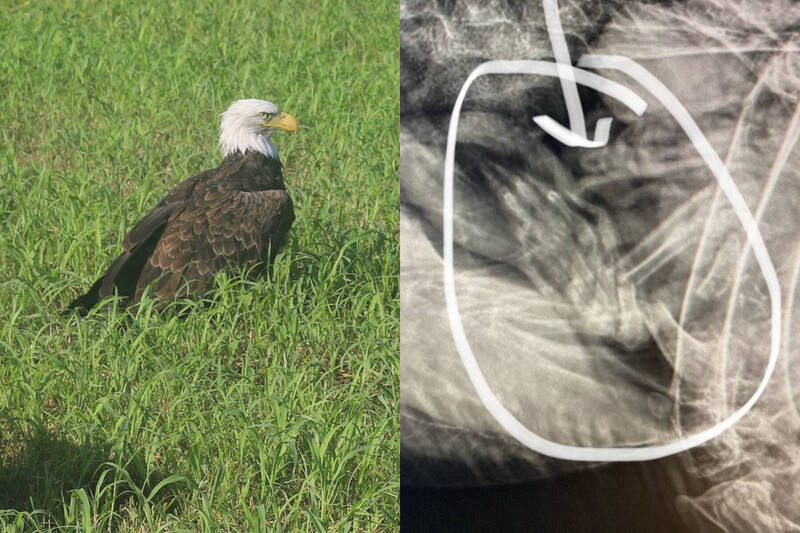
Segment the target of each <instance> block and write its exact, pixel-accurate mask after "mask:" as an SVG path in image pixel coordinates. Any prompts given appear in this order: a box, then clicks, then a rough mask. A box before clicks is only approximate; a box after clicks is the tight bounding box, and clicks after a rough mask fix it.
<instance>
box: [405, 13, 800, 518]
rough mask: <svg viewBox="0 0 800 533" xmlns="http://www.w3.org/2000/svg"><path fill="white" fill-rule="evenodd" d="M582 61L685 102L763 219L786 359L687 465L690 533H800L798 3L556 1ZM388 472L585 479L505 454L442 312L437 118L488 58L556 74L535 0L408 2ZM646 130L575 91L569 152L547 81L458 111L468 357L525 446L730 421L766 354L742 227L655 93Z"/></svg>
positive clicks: (592, 442)
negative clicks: (606, 63)
mask: <svg viewBox="0 0 800 533" xmlns="http://www.w3.org/2000/svg"><path fill="white" fill-rule="evenodd" d="M560 17H561V23H562V25H563V30H564V33H565V34H566V41H567V44H568V46H569V50H570V54H571V56H572V59H573V62H575V61H577V59H578V58H579V57H580V56H581V55H583V54H585V53H593V54H609V55H620V56H626V57H629V58H631V59H633V60H634V61H636V62H637V63H639V64H641V65H642V66H644V67H645V68H646V69H647V70H648V71H650V72H651V73H652V74H653V75H654V76H656V77H657V78H658V79H659V80H660V81H661V82H662V83H663V84H664V85H665V86H666V87H668V88H669V90H670V91H672V93H673V94H674V95H675V96H676V97H677V98H678V99H679V100H680V101H681V102H682V104H683V106H684V107H685V108H686V109H687V110H688V112H689V113H690V114H691V116H692V117H693V118H694V120H695V121H696V122H697V125H698V126H699V127H700V129H701V130H702V132H703V133H704V134H705V136H706V137H707V138H708V140H709V142H710V143H711V145H712V146H713V148H714V150H715V151H716V153H717V154H718V155H719V157H720V158H721V159H722V161H723V162H724V164H725V166H726V167H727V169H728V171H729V172H730V174H731V176H732V177H733V180H734V181H735V183H736V186H737V187H738V189H739V191H741V194H742V196H743V197H744V199H745V201H746V203H747V206H748V207H749V210H750V211H751V213H752V215H753V217H754V218H755V220H756V221H757V223H758V228H759V230H760V232H761V234H762V235H763V238H764V241H765V243H766V247H767V250H768V252H769V255H770V257H771V259H772V262H773V264H774V266H775V270H776V272H777V275H778V280H779V282H780V288H781V295H782V332H781V334H782V336H781V339H780V340H781V350H780V353H779V360H778V364H777V366H776V368H775V372H774V374H773V376H772V378H771V380H770V382H769V386H768V387H767V389H766V391H765V392H764V394H763V395H762V396H761V398H760V399H759V401H758V402H757V403H756V405H755V407H754V408H753V409H752V410H751V411H750V412H749V413H748V414H747V415H746V416H745V417H744V418H743V419H742V420H741V421H740V422H738V423H737V424H736V425H734V426H733V428H731V429H730V430H728V431H726V432H725V433H723V434H722V435H721V436H719V437H717V438H715V439H713V440H711V441H710V442H708V443H706V444H705V445H704V446H703V447H702V448H696V449H693V450H691V451H689V452H685V453H683V454H681V455H679V456H678V457H677V460H676V462H675V463H674V464H677V465H679V468H677V470H678V471H679V472H678V474H676V475H677V476H678V477H680V476H684V477H686V478H691V479H693V480H699V484H696V485H692V486H694V487H702V489H701V490H699V491H698V490H695V492H694V493H691V494H689V493H688V492H689V491H688V490H682V487H683V488H684V489H685V486H683V485H681V483H680V482H678V481H676V482H675V483H676V485H678V486H677V487H676V488H674V490H673V492H674V493H675V494H676V496H675V498H674V501H670V502H665V505H670V506H673V507H675V508H676V509H677V510H678V512H679V513H680V515H681V516H682V517H683V520H684V522H685V524H686V525H687V526H688V527H694V528H697V529H698V530H700V529H702V528H703V527H706V526H708V525H709V524H715V525H716V526H715V527H718V528H721V529H723V530H726V531H753V530H761V531H789V530H793V531H794V530H797V531H800V506H798V505H797V497H798V494H800V413H799V411H798V401H800V398H798V390H797V384H798V378H800V361H798V355H800V347H798V345H797V340H798V338H797V337H798V327H797V326H796V325H795V322H796V320H795V316H796V315H795V314H796V313H797V311H798V310H797V306H798V303H799V302H800V297H799V296H798V295H797V284H798V277H799V276H800V246H798V245H799V244H800V147H798V139H799V138H800V55H798V53H799V52H800V4H799V3H797V2H792V1H789V0H766V1H763V2H761V1H754V0H747V1H745V0H694V1H686V2H649V1H633V2H608V1H603V2H601V1H597V0H595V1H585V0H572V1H562V2H560ZM401 59H402V75H401V117H402V118H401V161H402V165H401V201H402V204H401V209H402V222H401V239H402V243H403V246H402V253H401V287H402V289H401V309H402V328H401V331H402V333H401V354H402V357H401V378H402V402H401V423H402V446H403V448H402V450H403V452H402V453H403V456H402V475H403V482H404V483H408V484H418V485H419V484H423V485H424V484H428V485H438V486H443V485H471V486H474V485H487V484H497V483H514V482H521V481H531V480H535V479H539V478H543V477H549V476H556V475H559V474H561V473H564V472H566V471H568V470H569V471H574V470H576V469H586V468H590V467H592V465H590V464H586V463H576V462H565V461H560V460H556V459H550V458H547V457H545V456H543V455H539V454H537V453H536V452H533V451H531V450H529V449H527V448H525V447H524V446H522V445H521V444H519V443H518V442H517V441H516V440H515V439H514V438H513V437H512V436H511V435H510V434H508V433H506V432H505V431H504V430H503V429H502V428H501V427H500V426H499V424H497V422H496V421H495V420H494V419H493V418H492V417H491V416H490V415H489V413H488V411H487V410H486V409H485V408H484V406H483V405H482V404H481V402H480V400H479V399H478V397H477V395H476V392H475V389H474V388H473V386H472V384H471V383H470V381H469V379H468V377H467V373H466V372H465V370H464V367H463V366H462V364H461V360H460V358H459V355H458V353H457V351H456V348H455V345H454V342H453V336H452V334H451V329H450V324H449V322H448V316H447V310H446V308H445V298H444V288H443V287H444V285H443V274H442V273H443V260H442V215H443V213H442V209H443V204H442V201H443V193H442V183H443V165H444V154H445V144H446V138H447V131H448V124H449V121H450V113H451V111H452V109H453V105H454V103H455V100H456V96H457V94H458V91H459V90H460V89H461V86H462V85H463V83H464V81H465V80H466V78H467V76H468V75H469V74H470V72H471V71H472V70H473V69H474V68H475V67H476V66H478V65H479V64H481V63H482V62H484V61H487V60H492V59H542V60H551V61H552V59H553V52H552V49H551V46H550V42H549V40H548V34H547V30H546V28H545V20H544V13H543V9H542V5H541V3H539V2H512V1H499V0H492V1H489V2H483V1H479V0H472V1H457V0H456V1H438V2H431V1H427V0H426V1H422V0H420V1H416V0H405V1H404V2H403V3H402V7H401ZM597 74H599V75H602V76H605V77H607V78H610V79H612V80H614V81H616V82H618V83H620V84H622V85H625V86H627V87H629V88H631V89H633V90H634V91H635V92H636V93H637V94H639V95H640V96H641V97H642V98H644V99H645V101H646V102H647V103H648V107H647V110H646V112H645V113H644V114H643V115H642V116H636V115H635V114H634V113H632V112H631V111H630V110H629V109H628V108H626V107H625V106H623V105H622V104H620V103H619V102H618V101H615V100H613V99H611V98H608V97H605V96H603V95H602V94H600V93H598V92H597V91H594V90H592V89H587V88H585V87H579V93H580V97H581V101H582V103H583V110H584V112H585V116H586V124H587V129H588V130H589V131H592V130H593V129H594V124H595V122H596V120H597V119H598V118H600V117H612V118H613V125H612V128H611V137H610V140H609V142H608V144H607V145H606V146H604V147H601V148H582V147H574V148H573V147H567V146H564V145H563V144H561V143H560V142H558V141H557V140H555V139H554V138H553V137H551V136H549V135H548V134H547V133H545V132H544V131H543V130H542V129H541V128H539V127H538V126H537V125H536V124H534V123H533V121H532V117H533V116H536V115H544V114H547V115H550V116H551V117H553V118H555V119H556V120H558V121H559V122H560V123H562V124H568V120H567V112H566V107H565V103H564V97H563V95H562V92H561V86H560V84H559V80H558V79H557V78H554V77H544V76H533V75H502V76H500V75H495V76H484V77H482V78H480V79H479V80H478V81H476V82H475V83H474V84H473V85H472V88H471V89H470V90H469V93H468V95H467V97H466V100H465V102H464V106H463V111H462V113H461V118H460V125H459V128H458V143H457V145H456V152H455V173H454V180H455V181H454V211H453V215H454V226H453V227H454V237H453V240H454V247H455V261H454V265H455V278H456V283H455V285H456V294H457V298H458V303H459V307H460V312H461V320H462V322H463V325H464V330H465V332H466V336H467V338H468V340H469V343H470V345H471V347H472V351H473V352H474V353H475V357H476V360H477V362H478V364H479V365H480V368H481V370H482V371H483V373H484V374H485V376H486V379H487V381H488V383H489V385H490V386H491V388H492V390H493V391H494V393H495V395H496V396H497V397H498V399H499V400H500V401H501V402H502V403H503V405H504V406H505V408H506V409H508V410H509V411H510V412H511V413H512V414H513V415H514V416H515V417H516V418H517V419H518V420H519V421H520V422H521V423H522V424H524V425H525V426H526V427H527V428H528V429H529V430H530V431H533V432H535V433H536V434H538V435H541V436H542V437H544V438H547V439H550V440H552V441H555V442H559V443H562V444H569V445H574V446H591V447H609V446H616V447H619V446H647V445H654V444H660V443H664V442H670V441H675V440H678V439H681V438H684V437H686V436H687V435H692V434H695V433H697V432H699V431H702V430H704V429H706V428H708V427H710V426H713V425H714V424H716V423H717V422H719V421H720V420H722V419H724V418H726V417H727V416H728V415H730V414H731V413H732V412H734V411H736V410H737V409H738V408H739V407H741V406H742V405H743V404H744V403H745V402H746V401H747V400H748V399H749V398H750V397H751V396H752V395H753V393H754V391H755V390H756V388H757V386H758V384H759V382H760V381H761V379H762V377H763V375H764V371H765V367H766V365H767V362H768V359H769V352H770V335H771V324H770V320H771V313H770V298H769V294H768V291H767V286H766V283H765V280H764V276H763V275H762V272H761V270H760V269H759V266H758V264H757V263H756V261H755V260H754V257H753V253H752V249H751V248H750V246H749V244H748V240H747V238H746V235H745V232H744V230H743V228H742V225H741V223H740V221H739V220H738V219H737V217H736V215H735V214H734V211H733V209H732V208H731V205H730V203H729V201H728V199H727V198H726V196H725V195H724V194H723V193H722V191H721V190H720V187H719V184H718V182H717V180H716V179H715V178H714V175H713V174H712V173H711V172H710V171H709V168H708V166H707V165H706V163H705V162H704V161H703V160H702V158H701V157H700V155H698V152H697V150H696V148H695V147H694V146H693V145H692V142H691V141H690V139H689V137H687V135H686V134H685V133H684V132H683V130H682V129H681V128H680V126H679V125H678V124H677V122H676V121H675V119H674V118H673V117H672V116H671V115H670V113H669V112H668V110H667V109H665V108H664V107H663V106H662V105H661V104H660V103H659V102H658V101H657V100H656V99H655V98H654V97H653V96H652V95H650V94H648V92H647V91H646V90H643V89H642V87H641V86H638V85H636V84H635V82H633V81H632V80H631V79H630V78H627V77H626V76H624V75H623V74H621V73H619V72H615V71H599V70H598V71H597Z"/></svg>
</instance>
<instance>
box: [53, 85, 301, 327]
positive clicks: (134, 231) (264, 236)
mask: <svg viewBox="0 0 800 533" xmlns="http://www.w3.org/2000/svg"><path fill="white" fill-rule="evenodd" d="M277 130H285V131H291V132H293V133H295V132H297V120H295V118H294V117H293V116H291V115H289V114H287V113H283V112H281V110H280V109H279V108H278V106H276V105H275V104H273V103H272V102H267V101H264V100H255V99H247V100H237V101H235V102H233V103H232V104H231V105H230V107H228V109H227V110H226V111H225V112H224V113H222V122H221V124H220V128H219V146H220V149H221V151H222V157H223V161H222V164H221V165H220V166H219V167H217V168H215V169H212V170H206V171H205V172H201V173H200V174H197V175H196V176H192V177H191V178H189V179H187V180H185V181H184V182H182V183H181V184H179V185H178V186H177V187H175V188H174V189H172V190H171V191H170V192H169V193H168V194H167V195H166V196H165V197H164V199H163V200H161V201H160V202H159V203H158V204H157V205H156V206H155V207H153V209H152V210H151V211H150V212H149V213H147V215H145V216H144V218H142V219H141V220H140V221H139V222H138V223H137V224H136V225H134V226H133V228H131V230H130V231H129V232H128V234H127V235H126V236H125V239H124V241H123V243H122V247H123V249H124V251H123V253H122V255H120V256H119V257H118V258H117V260H116V261H114V262H113V263H112V264H111V266H110V267H109V268H108V270H106V272H105V274H103V275H102V276H101V277H100V279H98V280H97V281H96V282H95V283H94V285H92V287H91V288H90V289H89V291H88V292H87V293H86V294H84V295H82V296H80V297H78V298H77V299H76V300H75V301H73V302H72V303H71V304H70V305H69V307H68V308H67V311H71V310H77V311H79V312H81V313H83V314H85V313H86V312H88V310H89V309H91V308H92V307H93V306H95V305H96V304H97V303H98V302H99V301H100V300H102V299H103V298H105V297H107V296H111V295H113V294H115V293H116V294H118V295H119V296H121V297H122V298H123V305H131V304H135V303H137V302H138V301H139V299H140V298H141V296H142V293H143V292H144V290H145V288H147V287H148V286H150V287H151V289H152V293H153V294H154V295H155V296H156V297H157V298H158V299H159V300H161V301H162V302H166V301H169V300H172V299H174V298H180V297H186V296H190V295H196V294H200V293H202V292H204V291H206V290H208V289H209V288H210V287H211V285H212V281H213V278H214V275H215V274H216V273H217V272H219V271H221V270H225V269H228V268H231V267H247V266H255V265H259V264H263V263H264V262H265V261H271V260H272V259H273V258H274V256H275V254H276V253H277V252H278V251H279V250H280V249H281V248H282V247H283V246H284V245H285V244H286V242H287V240H288V235H289V228H290V227H291V225H292V222H294V210H293V207H292V200H291V198H290V197H289V194H288V193H287V192H286V188H285V187H284V184H283V172H282V165H281V161H280V158H279V157H278V150H277V149H276V148H275V145H274V144H272V142H271V140H270V136H271V135H272V133H274V132H275V131H277ZM267 254H269V257H267Z"/></svg>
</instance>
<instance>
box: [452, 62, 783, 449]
mask: <svg viewBox="0 0 800 533" xmlns="http://www.w3.org/2000/svg"><path fill="white" fill-rule="evenodd" d="M578 65H579V66H586V67H591V68H612V69H616V70H620V71H621V72H623V73H625V74H627V75H628V76H630V77H631V78H633V79H634V80H635V81H637V82H638V83H640V84H641V85H642V86H643V87H644V88H645V89H647V90H648V91H649V92H650V93H651V94H652V95H653V96H654V97H655V98H656V99H658V100H659V102H660V103H661V104H662V105H663V106H664V107H665V108H666V110H667V111H668V112H669V113H670V114H671V115H672V116H673V117H674V118H675V120H676V121H677V122H678V124H679V125H680V126H681V128H682V129H683V131H684V132H685V133H686V135H687V136H688V137H689V139H690V140H691V142H692V144H693V145H694V147H695V149H696V150H697V151H698V153H699V154H700V156H701V157H702V158H703V160H704V161H705V162H706V164H707V165H708V167H709V169H710V170H711V172H712V173H713V174H714V177H715V178H716V179H717V181H718V182H719V185H720V188H721V190H722V191H723V192H724V193H725V195H726V197H727V198H728V200H729V201H730V202H731V206H732V207H733V209H734V212H735V213H736V215H737V217H738V218H739V221H740V222H741V224H742V227H743V228H744V230H745V234H746V235H747V239H748V242H749V243H750V246H751V247H752V249H753V255H754V256H755V258H756V260H757V262H758V265H759V267H760V268H761V272H762V274H763V275H764V280H765V281H766V284H767V289H768V292H769V296H770V308H771V313H772V316H771V325H772V330H771V334H772V338H771V344H770V355H769V361H768V363H767V367H766V370H765V372H764V376H763V378H762V380H761V382H760V383H759V386H758V388H757V389H756V391H755V393H754V394H753V395H752V396H751V397H750V399H749V400H748V401H747V402H746V403H745V404H744V405H743V406H742V407H740V408H739V409H737V410H736V411H735V412H734V413H733V414H731V415H730V416H728V417H727V418H725V419H723V420H722V421H720V422H718V423H717V424H715V425H714V426H712V427H710V428H708V429H706V430H703V431H700V432H698V433H696V434H694V435H691V436H688V437H686V438H684V439H681V440H677V441H673V442H669V443H666V444H660V445H654V446H643V447H636V448H633V447H627V448H626V447H609V448H595V447H584V446H569V445H565V444H560V443H557V442H553V441H551V440H548V439H545V438H543V437H541V436H539V435H537V434H536V433H533V432H532V431H530V430H529V429H527V428H526V427H525V426H524V425H523V424H522V423H521V422H520V421H519V420H517V419H516V417H514V415H513V414H511V413H510V412H509V411H508V410H507V409H506V408H505V407H504V406H503V405H502V403H501V402H500V400H499V399H498V398H497V397H496V396H495V394H494V393H493V392H492V390H491V388H490V387H489V384H488V382H487V381H486V377H485V376H484V375H483V372H482V371H481V369H480V367H479V365H478V362H477V360H476V359H475V355H474V354H473V352H472V348H471V347H470V344H469V341H468V340H467V337H466V334H465V332H464V327H463V324H462V322H461V314H460V312H459V307H458V300H457V297H456V289H455V268H454V264H453V182H454V178H453V174H454V165H455V148H456V138H457V135H458V121H459V117H460V115H461V107H462V105H463V103H464V98H465V97H466V94H467V91H468V90H469V87H470V86H471V85H472V83H473V82H474V81H475V80H476V79H478V78H479V77H480V76H483V75H486V74H538V75H545V76H556V77H559V76H560V72H559V67H558V65H556V64H554V63H552V62H545V61H526V60H516V61H488V62H486V63H482V64H481V65H478V67H477V68H475V70H473V71H472V72H471V73H470V75H469V77H468V78H467V80H466V81H465V82H464V85H463V86H462V87H461V91H460V92H459V94H458V97H457V99H456V103H455V105H454V107H453V113H452V115H451V117H450V126H449V130H448V132H447V149H446V153H445V164H444V209H443V217H444V228H443V230H444V231H443V232H444V243H443V248H444V289H445V301H446V305H447V313H448V318H449V320H450V328H451V331H452V334H453V340H454V341H455V344H456V349H457V350H458V353H459V356H460V358H461V362H462V363H463V365H464V368H465V369H466V371H467V374H468V375H469V378H470V381H471V382H472V385H473V387H475V390H476V392H477V393H478V397H479V398H480V400H481V402H482V403H483V405H484V406H485V407H486V409H487V410H488V411H489V413H490V414H491V415H492V417H494V419H495V420H497V422H498V423H499V424H500V425H501V426H502V427H503V428H504V429H505V430H506V431H508V432H509V433H510V434H511V435H512V436H513V437H514V438H516V439H517V440H518V441H520V442H521V443H522V444H524V445H525V446H527V447H529V448H531V449H533V450H535V451H537V452H539V453H542V454H544V455H549V456H551V457H555V458H559V459H567V460H573V461H646V460H650V459H658V458H660V457H665V456H668V455H672V454H675V453H679V452H682V451H685V450H688V449H690V448H693V447H695V446H698V445H700V444H702V443H704V442H706V441H708V440H710V439H712V438H714V437H716V436H718V435H719V434H721V433H722V432H724V431H725V430H727V429H729V428H730V427H731V426H733V425H734V424H735V423H736V422H738V421H739V420H740V419H741V418H742V417H743V416H744V415H745V414H746V413H747V412H748V411H749V410H750V409H751V408H752V407H753V405H754V404H755V403H756V401H758V398H759V397H760V396H761V394H762V393H763V392H764V390H765V389H766V386H767V384H768V382H769V379H770V377H771V376H772V372H773V370H774V368H775V364H776V362H777V358H778V353H779V349H780V338H781V334H780V333H781V294H780V285H779V283H778V277H777V274H776V272H775V267H774V266H773V264H772V260H771V259H770V256H769V253H768V251H767V248H766V245H765V244H764V239H763V237H762V236H761V233H760V231H759V229H758V224H757V223H756V221H755V219H754V218H753V215H752V213H751V212H750V210H749V209H748V207H747V204H746V203H745V201H744V198H743V197H742V195H741V192H740V191H739V189H738V188H737V187H736V184H735V182H734V181H733V178H732V177H731V176H730V174H729V172H728V170H727V168H726V167H725V165H724V163H723V162H722V160H721V159H720V158H719V156H718V155H717V153H716V152H715V151H714V149H713V147H712V146H711V144H710V143H709V142H708V139H706V137H705V136H704V135H703V133H702V131H701V130H700V128H699V127H698V126H697V124H696V123H695V121H694V120H693V119H692V117H691V115H689V113H688V111H687V110H686V109H685V108H684V107H683V105H682V104H681V103H680V102H679V101H678V99H677V98H676V97H675V96H674V95H673V94H672V93H671V92H670V91H669V89H667V88H666V87H665V86H664V85H663V84H662V83H661V82H660V81H658V79H657V78H655V76H653V75H652V74H651V73H650V72H648V71H647V70H646V69H645V68H644V67H642V66H641V65H639V64H637V63H636V62H634V61H633V60H631V59H629V58H625V57H620V56H601V55H586V56H583V57H582V58H581V59H580V61H579V62H578ZM571 73H572V75H573V76H574V81H575V82H577V83H580V84H581V85H585V86H587V87H591V88H593V89H595V90H597V91H599V92H602V93H604V94H606V95H608V96H610V97H612V98H615V99H616V100H619V101H620V102H622V103H623V104H625V105H627V106H628V107H629V108H631V109H632V110H633V111H634V112H635V113H636V114H637V115H641V114H642V113H643V112H644V109H645V107H646V104H645V102H644V101H643V100H642V99H641V98H640V97H639V96H637V95H636V94H635V93H633V91H631V90H630V89H627V88H625V87H623V86H622V85H619V84H617V83H614V82H612V81H611V80H609V79H606V78H602V77H600V76H597V75H595V74H592V73H590V72H587V71H584V70H581V69H576V68H571Z"/></svg>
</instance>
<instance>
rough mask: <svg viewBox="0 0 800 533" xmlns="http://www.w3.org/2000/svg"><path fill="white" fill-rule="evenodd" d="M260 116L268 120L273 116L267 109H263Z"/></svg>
mask: <svg viewBox="0 0 800 533" xmlns="http://www.w3.org/2000/svg"><path fill="white" fill-rule="evenodd" d="M258 116H260V117H261V120H267V119H268V118H270V117H271V115H270V114H269V113H267V112H266V111H262V112H261V113H259V114H258Z"/></svg>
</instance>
